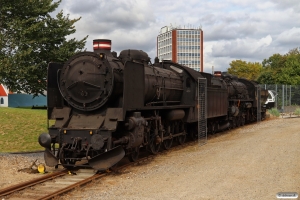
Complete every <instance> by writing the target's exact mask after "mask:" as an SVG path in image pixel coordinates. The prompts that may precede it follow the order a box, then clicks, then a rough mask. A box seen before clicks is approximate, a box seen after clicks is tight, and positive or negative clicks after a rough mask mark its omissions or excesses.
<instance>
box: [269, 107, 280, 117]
mask: <svg viewBox="0 0 300 200" xmlns="http://www.w3.org/2000/svg"><path fill="white" fill-rule="evenodd" d="M269 113H270V114H271V115H273V116H276V117H279V115H280V113H279V111H278V110H277V109H276V108H272V109H271V110H269Z"/></svg>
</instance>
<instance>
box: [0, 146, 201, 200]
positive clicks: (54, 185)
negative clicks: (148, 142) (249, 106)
mask: <svg viewBox="0 0 300 200" xmlns="http://www.w3.org/2000/svg"><path fill="white" fill-rule="evenodd" d="M191 144H195V142H194V141H192V142H187V143H184V144H183V145H176V146H174V147H173V148H171V149H170V150H169V151H174V150H179V149H181V148H184V147H186V146H188V145H191ZM167 152H168V151H161V152H159V153H158V154H161V153H167ZM154 157H155V156H154V155H144V156H143V157H142V158H140V159H138V160H137V161H136V162H134V163H132V162H128V161H127V162H126V161H125V162H123V163H121V164H118V165H117V166H115V167H113V168H112V170H111V171H108V172H104V173H96V172H95V170H93V169H77V170H73V171H69V170H62V171H59V172H54V173H50V174H46V175H43V176H42V177H40V178H36V179H33V180H30V181H26V182H23V183H20V184H17V185H13V186H10V187H7V188H4V189H1V190H0V199H1V200H7V199H10V200H21V199H22V200H27V199H53V198H55V197H58V196H60V195H62V194H66V193H67V192H70V191H72V190H73V189H75V188H78V187H81V186H84V185H86V184H88V183H91V182H93V181H94V180H97V179H99V178H101V177H104V176H106V175H109V174H110V172H118V171H120V170H121V169H124V168H126V167H128V166H132V165H138V164H141V163H145V162H147V161H149V160H152V159H153V158H154Z"/></svg>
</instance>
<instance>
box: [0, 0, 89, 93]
mask: <svg viewBox="0 0 300 200" xmlns="http://www.w3.org/2000/svg"><path fill="white" fill-rule="evenodd" d="M60 3H61V0H59V1H57V2H54V3H53V2H52V0H26V1H18V0H0V33H1V34H0V83H3V84H5V85H7V87H8V88H9V89H10V90H12V91H16V92H19V91H24V92H26V93H31V94H35V95H38V94H43V92H44V90H45V89H46V75H47V65H48V63H49V62H64V61H66V60H67V59H68V58H69V57H70V56H72V55H73V54H74V53H76V52H78V51H81V50H83V48H84V46H85V42H86V38H87V37H88V36H86V37H84V38H83V39H81V40H76V39H75V38H73V39H69V40H67V38H66V36H68V35H71V34H73V33H75V31H76V30H75V27H74V23H75V22H77V21H78V20H80V18H77V19H69V15H67V16H64V15H63V11H60V12H59V13H58V14H57V15H56V17H51V15H50V13H52V12H53V11H55V9H56V8H57V7H58V6H59V4H60Z"/></svg>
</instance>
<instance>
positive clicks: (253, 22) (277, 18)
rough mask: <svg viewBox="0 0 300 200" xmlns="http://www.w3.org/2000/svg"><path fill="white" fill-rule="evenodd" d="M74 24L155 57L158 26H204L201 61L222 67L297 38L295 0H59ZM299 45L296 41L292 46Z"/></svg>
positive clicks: (279, 49)
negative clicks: (76, 20) (202, 57)
mask: <svg viewBox="0 0 300 200" xmlns="http://www.w3.org/2000/svg"><path fill="white" fill-rule="evenodd" d="M59 9H63V10H64V13H65V14H68V13H69V14H70V18H77V17H79V16H81V17H82V18H81V20H80V21H79V22H77V23H76V24H75V26H76V30H77V32H76V34H74V35H72V36H71V37H72V38H73V37H76V38H77V39H82V38H83V37H84V36H86V35H89V38H88V40H87V44H86V47H87V49H88V50H91V49H92V45H91V44H92V40H93V39H98V38H105V39H111V40H112V48H113V50H115V51H117V52H119V51H121V50H122V49H128V48H134V49H140V50H144V51H145V52H147V53H148V54H149V56H150V57H151V58H152V59H153V58H154V57H155V56H156V36H157V35H158V33H159V31H160V28H161V27H163V26H166V25H170V24H172V25H173V26H175V25H176V26H178V25H181V26H182V27H183V26H184V25H185V26H188V25H189V26H192V27H199V26H202V29H203V31H204V66H205V69H206V68H207V69H208V72H210V71H211V69H210V68H211V66H212V65H213V66H214V67H215V69H219V70H221V69H222V70H226V68H228V64H229V63H230V62H231V61H232V60H235V59H244V60H246V61H256V62H261V61H262V60H263V59H264V58H268V57H270V56H271V55H273V54H274V53H281V54H285V53H287V52H288V51H289V50H290V49H292V48H295V47H297V46H295V45H298V44H299V42H300V28H298V27H300V20H298V19H299V18H300V4H299V0H285V1H281V0H243V1H240V0H224V1H221V0H210V1H200V0H190V1H173V0H151V1H150V0H110V1H104V0H85V1H84V3H83V2H82V1H80V0H64V1H62V3H61V5H60V8H59ZM298 46H299V45H298Z"/></svg>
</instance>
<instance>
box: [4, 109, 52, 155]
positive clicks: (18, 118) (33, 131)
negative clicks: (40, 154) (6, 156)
mask: <svg viewBox="0 0 300 200" xmlns="http://www.w3.org/2000/svg"><path fill="white" fill-rule="evenodd" d="M43 132H47V111H46V110H38V109H28V108H7V107H0V152H20V151H36V150H43V149H44V148H43V147H41V146H40V145H39V143H38V137H39V135H40V134H41V133H43Z"/></svg>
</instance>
